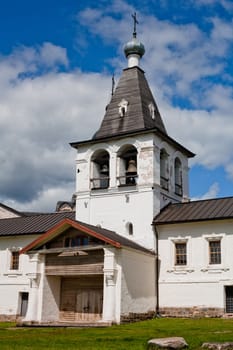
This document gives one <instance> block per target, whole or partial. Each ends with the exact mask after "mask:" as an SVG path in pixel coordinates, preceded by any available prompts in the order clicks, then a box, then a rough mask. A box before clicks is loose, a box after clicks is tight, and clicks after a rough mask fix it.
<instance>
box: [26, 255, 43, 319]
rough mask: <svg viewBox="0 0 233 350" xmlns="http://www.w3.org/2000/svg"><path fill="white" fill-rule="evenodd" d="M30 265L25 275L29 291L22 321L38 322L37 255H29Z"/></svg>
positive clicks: (39, 277)
mask: <svg viewBox="0 0 233 350" xmlns="http://www.w3.org/2000/svg"><path fill="white" fill-rule="evenodd" d="M29 263H30V270H31V272H30V273H27V277H28V278H29V283H30V289H29V300H28V309H27V313H26V315H25V318H24V319H23V321H25V322H30V321H38V289H39V284H40V279H41V274H40V273H39V272H38V270H39V254H30V255H29Z"/></svg>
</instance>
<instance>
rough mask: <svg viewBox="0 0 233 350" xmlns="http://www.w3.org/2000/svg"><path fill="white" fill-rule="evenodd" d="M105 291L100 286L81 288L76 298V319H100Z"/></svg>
mask: <svg viewBox="0 0 233 350" xmlns="http://www.w3.org/2000/svg"><path fill="white" fill-rule="evenodd" d="M102 304H103V291H102V289H100V288H95V289H91V290H90V289H80V290H78V291H77V299H76V315H75V319H76V321H85V322H90V321H98V320H100V319H101V315H102Z"/></svg>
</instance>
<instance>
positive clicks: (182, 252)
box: [175, 243, 187, 265]
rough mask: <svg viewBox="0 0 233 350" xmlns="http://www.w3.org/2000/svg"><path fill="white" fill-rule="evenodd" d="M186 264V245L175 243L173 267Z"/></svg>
mask: <svg viewBox="0 0 233 350" xmlns="http://www.w3.org/2000/svg"><path fill="white" fill-rule="evenodd" d="M186 264H187V244H186V243H175V265H186Z"/></svg>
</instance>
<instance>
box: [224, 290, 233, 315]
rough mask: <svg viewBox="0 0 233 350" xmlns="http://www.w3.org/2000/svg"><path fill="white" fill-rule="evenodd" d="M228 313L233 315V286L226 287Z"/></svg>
mask: <svg viewBox="0 0 233 350" xmlns="http://www.w3.org/2000/svg"><path fill="white" fill-rule="evenodd" d="M225 293H226V313H233V286H225Z"/></svg>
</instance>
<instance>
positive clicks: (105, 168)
mask: <svg viewBox="0 0 233 350" xmlns="http://www.w3.org/2000/svg"><path fill="white" fill-rule="evenodd" d="M100 172H101V174H107V173H108V166H107V164H104V165H103V166H102V168H101V170H100Z"/></svg>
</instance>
